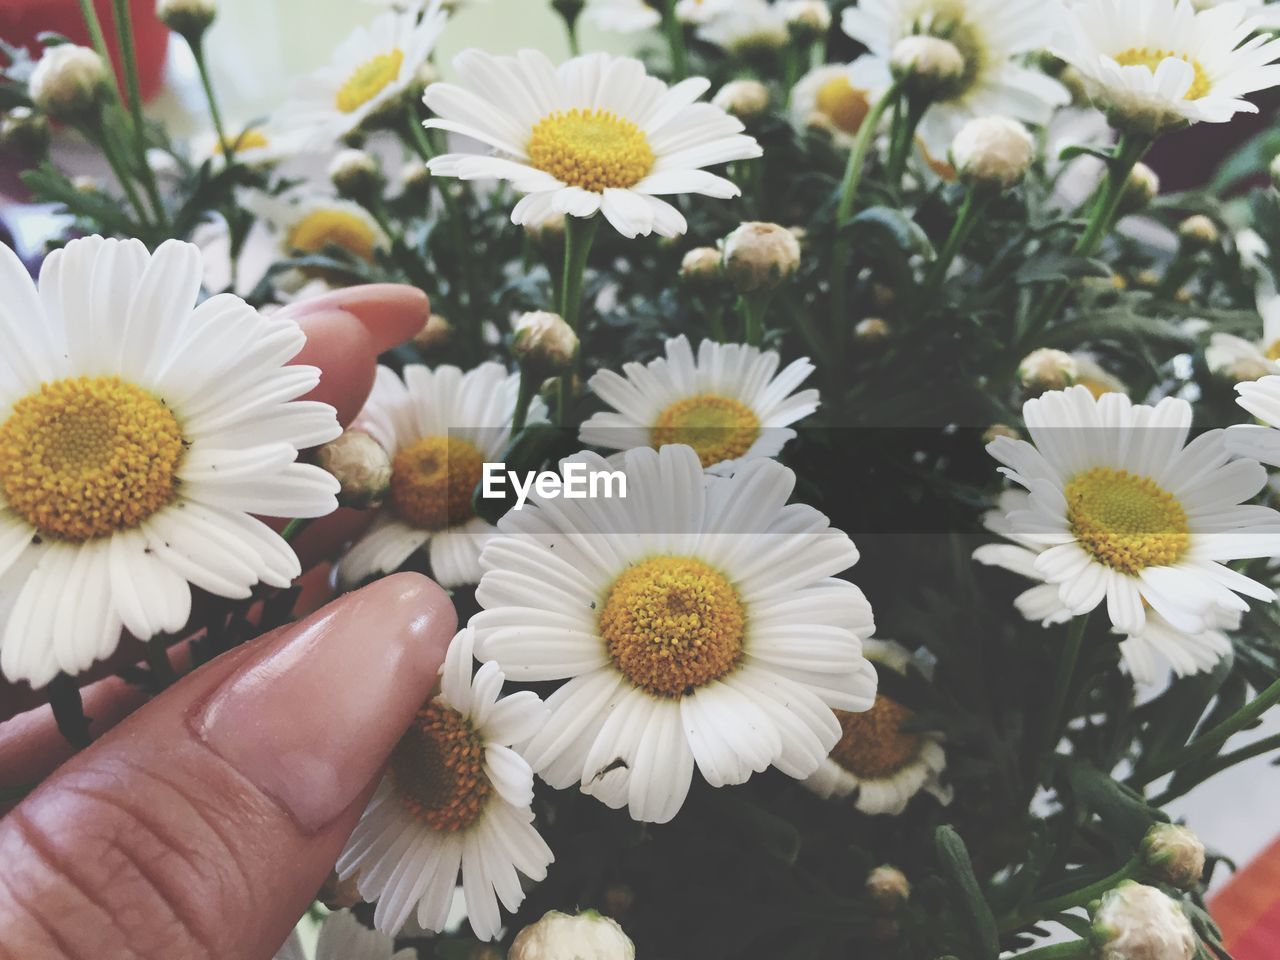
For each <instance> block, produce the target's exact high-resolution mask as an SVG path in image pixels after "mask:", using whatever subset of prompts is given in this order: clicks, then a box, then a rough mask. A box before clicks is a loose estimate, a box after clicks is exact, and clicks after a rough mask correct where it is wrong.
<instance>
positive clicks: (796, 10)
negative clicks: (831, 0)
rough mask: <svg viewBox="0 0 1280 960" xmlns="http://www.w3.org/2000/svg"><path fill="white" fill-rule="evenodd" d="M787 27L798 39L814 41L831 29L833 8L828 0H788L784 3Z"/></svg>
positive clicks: (783, 8)
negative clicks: (828, 3) (828, 4)
mask: <svg viewBox="0 0 1280 960" xmlns="http://www.w3.org/2000/svg"><path fill="white" fill-rule="evenodd" d="M782 13H783V16H785V17H786V18H787V27H788V28H789V29H790V30H791V35H792V36H793V37H795V38H796V39H797V40H801V41H804V42H812V41H814V40H817V39H819V38H820V37H825V36H826V35H827V31H828V30H830V29H831V8H830V7H829V6H827V3H826V0H788V2H787V3H784V4H783V5H782Z"/></svg>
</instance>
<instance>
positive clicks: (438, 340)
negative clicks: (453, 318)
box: [413, 313, 453, 353]
mask: <svg viewBox="0 0 1280 960" xmlns="http://www.w3.org/2000/svg"><path fill="white" fill-rule="evenodd" d="M452 339H453V324H452V323H450V322H449V321H448V320H446V319H445V318H444V317H442V316H440V314H438V313H433V314H432V315H431V319H430V320H428V321H427V322H426V325H425V326H424V327H423V328H422V329H421V330H419V331H418V332H417V333H415V334H414V335H413V343H414V346H416V347H417V348H418V349H419V350H421V351H422V352H423V353H433V352H434V351H436V350H440V349H443V348H444V347H445V346H446V345H447V344H448V343H449V341H450V340H452Z"/></svg>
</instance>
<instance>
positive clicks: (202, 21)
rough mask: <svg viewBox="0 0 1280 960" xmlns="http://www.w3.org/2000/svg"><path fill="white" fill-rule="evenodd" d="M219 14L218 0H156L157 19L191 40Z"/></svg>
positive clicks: (197, 36)
mask: <svg viewBox="0 0 1280 960" xmlns="http://www.w3.org/2000/svg"><path fill="white" fill-rule="evenodd" d="M217 15H218V4H217V0H156V19H158V20H159V21H160V22H161V23H163V24H164V25H165V26H166V27H168V28H169V29H170V30H172V31H173V32H174V33H176V34H178V35H179V36H182V37H186V38H187V39H189V40H194V39H198V38H199V37H200V35H201V34H203V33H204V32H205V31H206V30H208V29H209V24H211V23H213V20H214V18H215V17H216V16H217Z"/></svg>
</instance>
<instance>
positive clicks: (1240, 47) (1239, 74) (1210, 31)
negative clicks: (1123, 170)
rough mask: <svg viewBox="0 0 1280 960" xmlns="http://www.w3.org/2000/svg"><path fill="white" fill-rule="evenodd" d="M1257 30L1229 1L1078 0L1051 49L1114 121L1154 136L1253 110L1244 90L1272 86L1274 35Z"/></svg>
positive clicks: (1277, 72) (1279, 51) (1277, 54)
mask: <svg viewBox="0 0 1280 960" xmlns="http://www.w3.org/2000/svg"><path fill="white" fill-rule="evenodd" d="M1046 19H1047V18H1046ZM1259 28H1260V24H1259V23H1258V21H1256V20H1255V19H1253V18H1252V17H1251V16H1250V15H1249V13H1248V11H1247V10H1246V9H1245V7H1244V5H1243V4H1239V3H1224V4H1220V5H1215V6H1213V7H1212V8H1211V9H1205V10H1197V9H1196V7H1195V5H1194V4H1193V3H1192V2H1191V0H1176V2H1175V0H1084V2H1080V3H1076V4H1075V5H1074V6H1072V7H1071V8H1070V9H1069V10H1067V11H1066V13H1065V16H1064V17H1063V25H1062V31H1061V35H1060V37H1059V39H1058V42H1057V43H1056V44H1055V47H1054V52H1055V53H1056V54H1057V55H1058V56H1059V57H1061V58H1062V59H1063V60H1065V61H1066V62H1067V63H1069V64H1070V65H1071V66H1073V67H1075V68H1076V70H1078V71H1079V72H1080V75H1081V77H1082V78H1083V79H1084V82H1085V84H1086V86H1087V87H1088V88H1089V90H1090V92H1091V94H1092V95H1093V97H1094V99H1095V102H1097V104H1098V105H1099V106H1100V107H1102V108H1104V109H1106V110H1107V112H1108V113H1109V114H1110V115H1111V117H1112V119H1113V120H1114V121H1115V122H1117V124H1118V125H1123V126H1129V127H1135V128H1137V129H1140V130H1143V131H1147V132H1152V133H1154V132H1158V131H1159V130H1161V129H1163V128H1165V127H1169V126H1175V125H1178V124H1181V123H1199V122H1208V123H1225V122H1226V121H1228V120H1230V119H1231V118H1232V117H1234V116H1235V115H1236V114H1237V113H1241V112H1245V113H1257V112H1258V108H1257V107H1256V106H1255V105H1254V104H1252V103H1250V102H1249V101H1247V100H1245V99H1243V98H1244V96H1245V95H1246V94H1249V93H1254V92H1255V91H1258V90H1265V89H1267V88H1269V87H1274V86H1275V85H1276V84H1278V83H1280V66H1277V65H1275V64H1273V63H1272V61H1274V60H1276V59H1277V58H1280V41H1277V40H1274V39H1272V38H1271V37H1269V36H1266V35H1264V34H1258V33H1257V31H1258V30H1259Z"/></svg>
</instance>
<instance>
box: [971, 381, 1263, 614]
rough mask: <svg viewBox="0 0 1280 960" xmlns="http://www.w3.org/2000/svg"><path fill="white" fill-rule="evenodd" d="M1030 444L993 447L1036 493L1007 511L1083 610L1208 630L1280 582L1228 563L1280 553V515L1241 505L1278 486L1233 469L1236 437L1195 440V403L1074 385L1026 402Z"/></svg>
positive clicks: (1255, 470) (1004, 441)
mask: <svg viewBox="0 0 1280 960" xmlns="http://www.w3.org/2000/svg"><path fill="white" fill-rule="evenodd" d="M1023 419H1024V420H1025V422H1026V425H1027V430H1028V432H1029V433H1030V436H1031V440H1032V442H1031V443H1027V442H1026V441H1023V440H1013V439H1010V438H1009V437H999V438H997V439H996V440H994V441H993V442H992V443H991V444H989V445H988V446H987V450H988V452H989V453H990V454H991V455H992V456H993V457H995V458H996V459H997V460H998V461H1000V463H1002V464H1004V466H1003V467H1002V468H1001V470H1002V472H1003V473H1004V474H1005V475H1006V476H1008V477H1009V479H1011V480H1013V481H1014V482H1015V483H1017V484H1019V485H1021V486H1022V487H1024V488H1026V489H1027V490H1028V491H1029V492H1030V497H1029V498H1028V500H1027V502H1026V504H1025V507H1024V508H1022V509H1017V510H1014V511H1013V512H1012V513H1010V515H1009V522H1010V524H1011V529H1012V530H1013V531H1014V532H1015V533H1017V534H1018V536H1019V538H1020V539H1021V540H1022V542H1023V543H1025V544H1026V545H1028V546H1030V547H1032V548H1033V549H1036V550H1037V555H1036V557H1035V569H1036V571H1037V572H1038V573H1039V574H1040V576H1041V577H1042V578H1043V579H1044V580H1046V581H1047V582H1049V583H1052V584H1054V585H1056V586H1057V587H1058V592H1059V597H1060V599H1061V601H1062V603H1063V605H1064V606H1066V607H1067V608H1068V609H1069V610H1070V611H1071V613H1072V614H1073V615H1075V616H1079V615H1080V614H1084V613H1088V612H1089V611H1090V610H1093V609H1094V608H1095V607H1097V606H1098V605H1100V604H1101V603H1102V602H1103V601H1104V600H1105V601H1106V605H1107V613H1108V615H1109V617H1110V618H1111V622H1112V624H1113V625H1114V626H1115V627H1116V628H1117V629H1119V630H1121V631H1124V632H1125V633H1127V634H1139V633H1141V632H1142V630H1143V627H1144V625H1145V623H1146V621H1147V609H1148V608H1150V609H1151V610H1154V611H1155V612H1156V613H1157V614H1159V615H1160V616H1161V617H1163V618H1164V619H1165V620H1166V621H1167V622H1168V623H1169V624H1171V625H1172V626H1173V627H1174V628H1176V629H1177V630H1180V631H1183V632H1185V633H1191V634H1199V633H1202V632H1203V631H1204V630H1206V629H1207V628H1208V627H1209V625H1210V622H1211V614H1212V611H1213V610H1214V608H1215V607H1221V608H1224V609H1226V610H1239V611H1243V610H1247V609H1248V605H1247V604H1246V603H1245V602H1244V601H1243V600H1242V599H1241V598H1240V597H1238V596H1237V593H1241V594H1244V595H1246V596H1249V597H1254V598H1256V599H1258V600H1262V601H1264V602H1268V603H1269V602H1271V601H1273V600H1274V599H1275V593H1274V591H1273V590H1271V588H1270V587H1267V586H1264V585H1263V584H1260V583H1257V582H1255V581H1253V580H1250V579H1249V578H1247V577H1245V576H1243V575H1242V574H1240V573H1238V572H1236V571H1234V570H1232V569H1231V568H1230V567H1228V566H1226V562H1227V561H1231V560H1242V559H1247V558H1253V557H1270V556H1275V555H1277V554H1280V514H1277V513H1276V512H1275V511H1274V510H1270V509H1268V508H1266V507H1259V506H1242V505H1241V504H1242V503H1244V502H1245V501H1248V500H1250V499H1251V498H1252V497H1254V496H1255V495H1256V494H1257V493H1258V492H1259V491H1260V490H1262V489H1263V487H1264V486H1265V485H1266V482H1267V474H1266V471H1265V470H1264V469H1263V468H1262V465H1261V464H1259V463H1257V462H1256V461H1253V460H1236V461H1232V459H1231V454H1230V453H1229V452H1228V450H1227V446H1226V443H1225V438H1224V431H1221V430H1215V431H1210V432H1208V433H1205V434H1202V435H1201V436H1199V437H1197V438H1196V439H1195V440H1193V441H1191V442H1190V443H1187V436H1188V433H1189V431H1190V429H1191V405H1190V404H1189V403H1187V402H1186V401H1185V400H1181V399H1177V398H1172V397H1171V398H1166V399H1165V400H1162V401H1161V402H1160V403H1159V404H1158V405H1157V406H1155V407H1147V406H1140V405H1135V404H1132V403H1130V401H1129V399H1128V397H1126V396H1124V395H1123V394H1120V393H1108V394H1105V395H1104V396H1102V397H1101V398H1095V397H1094V396H1093V394H1092V393H1090V392H1089V390H1088V389H1087V388H1085V387H1082V386H1075V387H1072V388H1071V389H1069V390H1062V391H1054V392H1050V393H1046V394H1045V395H1044V396H1042V397H1039V398H1038V399H1035V400H1029V401H1027V403H1026V405H1025V406H1024V407H1023Z"/></svg>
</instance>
